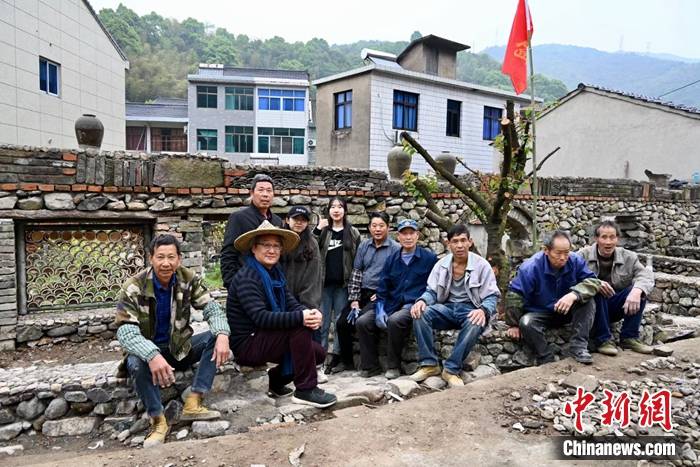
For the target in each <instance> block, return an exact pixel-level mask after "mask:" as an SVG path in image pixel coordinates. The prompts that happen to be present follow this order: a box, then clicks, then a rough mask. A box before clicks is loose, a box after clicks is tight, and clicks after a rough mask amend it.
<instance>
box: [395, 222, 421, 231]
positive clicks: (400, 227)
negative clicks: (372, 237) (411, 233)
mask: <svg viewBox="0 0 700 467" xmlns="http://www.w3.org/2000/svg"><path fill="white" fill-rule="evenodd" d="M409 227H410V228H411V229H413V230H418V223H417V222H416V221H414V220H413V219H404V220H402V221H401V222H399V224H398V225H397V226H396V231H397V232H401V231H402V230H403V229H405V228H409Z"/></svg>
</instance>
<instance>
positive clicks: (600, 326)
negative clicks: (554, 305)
mask: <svg viewBox="0 0 700 467" xmlns="http://www.w3.org/2000/svg"><path fill="white" fill-rule="evenodd" d="M619 234H620V229H619V227H618V226H617V224H615V223H614V222H612V221H603V222H602V223H601V224H600V225H599V226H598V227H596V229H595V243H594V244H593V245H590V246H587V247H585V248H582V249H581V250H579V251H578V254H579V255H581V257H583V259H585V260H586V262H587V263H588V267H589V268H590V269H591V271H593V272H594V273H596V274H597V275H598V279H600V280H601V288H600V292H599V293H598V295H596V296H595V321H594V322H593V329H592V330H591V337H592V338H593V340H594V341H595V344H596V345H597V346H598V352H600V353H602V354H604V355H609V356H613V357H614V356H615V355H617V347H616V346H615V342H614V341H613V338H612V334H611V332H610V323H614V322H617V321H620V320H622V330H621V332H620V345H621V346H622V348H623V349H630V350H633V351H635V352H638V353H644V354H649V353H652V352H653V350H654V349H653V348H652V347H650V346H648V345H646V344H644V343H643V342H642V341H640V340H639V326H640V325H641V323H642V313H643V312H644V305H645V303H646V300H645V298H646V296H647V295H648V294H649V293H650V292H651V290H652V289H653V288H654V273H653V272H652V271H651V269H647V268H646V267H644V266H643V265H642V263H641V262H640V261H639V257H637V254H636V253H634V252H632V251H629V250H626V249H624V248H620V247H618V246H617V242H618V238H619Z"/></svg>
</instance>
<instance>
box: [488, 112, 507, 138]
mask: <svg viewBox="0 0 700 467" xmlns="http://www.w3.org/2000/svg"><path fill="white" fill-rule="evenodd" d="M502 112H503V109H497V108H495V107H484V139H488V140H494V139H496V136H498V134H499V133H500V132H501V113H502Z"/></svg>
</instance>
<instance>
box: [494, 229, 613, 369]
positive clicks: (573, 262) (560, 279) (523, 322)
mask: <svg viewBox="0 0 700 467" xmlns="http://www.w3.org/2000/svg"><path fill="white" fill-rule="evenodd" d="M570 252H571V239H570V238H569V234H568V233H566V232H564V231H562V230H557V231H555V232H554V233H553V234H552V235H551V236H550V237H549V238H548V239H547V241H546V242H545V245H544V250H543V251H540V252H539V253H536V254H535V255H533V256H532V257H530V258H529V259H528V260H526V261H525V262H524V263H523V264H522V266H520V269H519V270H518V273H517V275H516V276H515V278H514V279H513V281H512V282H511V284H510V289H509V290H508V294H507V295H506V322H507V323H508V324H510V325H511V326H513V327H512V328H511V329H510V330H509V334H510V335H511V336H512V337H514V338H516V339H517V338H520V336H521V335H522V338H523V340H524V341H525V343H526V344H527V345H528V346H530V347H531V348H532V349H533V350H534V351H535V355H536V357H537V363H538V364H542V363H549V362H552V361H554V354H553V353H552V351H551V349H550V348H549V346H548V345H547V339H546V338H545V335H544V331H545V329H546V328H548V327H561V326H563V325H564V324H566V323H568V322H571V331H572V335H571V341H570V343H569V349H568V354H569V356H571V357H573V358H574V359H575V360H576V361H577V362H580V363H585V364H591V363H593V359H592V358H591V354H590V353H589V352H588V333H589V332H590V330H591V327H592V326H593V318H594V317H595V301H594V300H592V298H593V297H594V296H595V295H596V293H598V290H599V289H600V280H598V279H597V278H596V276H595V274H594V273H593V272H592V271H591V270H590V269H589V268H588V266H587V265H586V261H585V260H584V259H583V258H581V257H580V256H578V255H572V254H570ZM516 326H517V328H516Z"/></svg>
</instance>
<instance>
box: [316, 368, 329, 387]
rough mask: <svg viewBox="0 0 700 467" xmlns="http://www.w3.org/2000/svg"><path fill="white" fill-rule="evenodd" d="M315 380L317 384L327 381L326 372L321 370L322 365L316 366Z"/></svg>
mask: <svg viewBox="0 0 700 467" xmlns="http://www.w3.org/2000/svg"><path fill="white" fill-rule="evenodd" d="M316 381H317V382H318V384H323V383H327V382H328V376H326V373H325V372H324V371H323V367H321V368H318V369H317V370H316Z"/></svg>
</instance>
